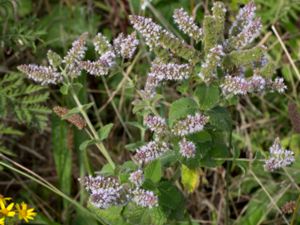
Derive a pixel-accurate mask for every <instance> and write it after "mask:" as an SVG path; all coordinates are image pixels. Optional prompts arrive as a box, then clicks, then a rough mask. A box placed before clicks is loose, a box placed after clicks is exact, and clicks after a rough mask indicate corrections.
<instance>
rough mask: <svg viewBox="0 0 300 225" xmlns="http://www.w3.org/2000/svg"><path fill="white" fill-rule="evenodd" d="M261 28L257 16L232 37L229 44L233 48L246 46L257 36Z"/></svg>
mask: <svg viewBox="0 0 300 225" xmlns="http://www.w3.org/2000/svg"><path fill="white" fill-rule="evenodd" d="M261 29H262V24H261V20H260V19H259V18H257V19H255V20H253V21H252V22H251V23H249V24H248V25H247V26H246V27H245V28H244V29H243V30H242V31H241V32H240V33H239V34H238V35H237V36H236V37H234V38H232V40H231V42H232V43H231V45H232V46H234V47H235V49H241V48H243V47H245V46H247V45H248V44H250V43H251V42H252V41H253V40H254V39H255V38H256V37H258V36H259V34H260V31H261Z"/></svg>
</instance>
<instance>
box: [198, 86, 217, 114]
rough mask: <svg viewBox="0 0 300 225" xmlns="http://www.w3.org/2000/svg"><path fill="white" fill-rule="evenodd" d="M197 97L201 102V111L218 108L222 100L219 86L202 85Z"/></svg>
mask: <svg viewBox="0 0 300 225" xmlns="http://www.w3.org/2000/svg"><path fill="white" fill-rule="evenodd" d="M195 95H196V97H197V99H198V102H199V108H200V109H201V110H208V109H211V108H212V107H214V106H216V104H217V103H218V102H219V99H220V91H219V88H218V87H217V86H207V85H206V84H202V85H200V86H199V87H198V88H197V89H196V91H195Z"/></svg>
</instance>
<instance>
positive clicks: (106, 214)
mask: <svg viewBox="0 0 300 225" xmlns="http://www.w3.org/2000/svg"><path fill="white" fill-rule="evenodd" d="M87 207H88V208H89V209H90V210H91V211H92V212H94V213H95V214H96V215H97V216H98V217H99V218H100V219H101V220H102V221H104V224H113V225H130V224H128V223H126V222H125V221H124V219H123V217H122V216H121V213H122V210H123V207H122V206H112V207H110V208H108V209H99V208H96V207H95V206H93V205H92V204H91V203H90V202H88V206H87Z"/></svg>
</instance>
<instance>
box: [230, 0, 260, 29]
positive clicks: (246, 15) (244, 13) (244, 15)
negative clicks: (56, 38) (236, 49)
mask: <svg viewBox="0 0 300 225" xmlns="http://www.w3.org/2000/svg"><path fill="white" fill-rule="evenodd" d="M255 11H256V6H255V4H254V2H253V1H251V2H249V3H248V4H246V5H245V6H244V7H243V8H241V9H240V11H239V13H238V15H237V16H236V19H235V22H234V23H233V24H232V27H231V28H230V30H229V34H230V35H235V34H237V33H239V32H241V31H242V29H243V28H244V27H246V26H247V25H248V24H249V23H251V22H252V21H253V19H254V17H255Z"/></svg>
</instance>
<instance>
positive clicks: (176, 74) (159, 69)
mask: <svg viewBox="0 0 300 225" xmlns="http://www.w3.org/2000/svg"><path fill="white" fill-rule="evenodd" d="M190 71H191V66H190V64H175V63H160V62H158V63H152V66H151V70H150V72H149V73H148V77H147V81H146V84H145V88H144V94H145V97H146V98H151V97H153V96H154V95H155V91H156V87H157V86H158V85H159V84H160V83H161V82H162V81H164V80H174V81H179V80H183V79H187V78H188V77H189V76H190Z"/></svg>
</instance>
